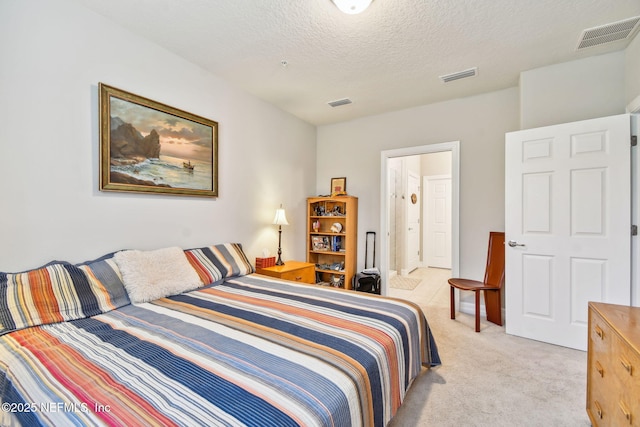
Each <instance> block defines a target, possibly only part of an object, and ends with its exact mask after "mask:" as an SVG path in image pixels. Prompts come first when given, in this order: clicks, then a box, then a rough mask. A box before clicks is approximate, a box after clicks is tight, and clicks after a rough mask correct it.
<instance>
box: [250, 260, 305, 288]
mask: <svg viewBox="0 0 640 427" xmlns="http://www.w3.org/2000/svg"><path fill="white" fill-rule="evenodd" d="M256 273H258V274H264V275H265V276H271V277H277V278H278V279H284V280H293V281H294V282H302V283H311V284H314V285H315V283H316V265H315V264H312V263H309V262H301V261H285V263H284V265H274V266H273V267H265V268H256Z"/></svg>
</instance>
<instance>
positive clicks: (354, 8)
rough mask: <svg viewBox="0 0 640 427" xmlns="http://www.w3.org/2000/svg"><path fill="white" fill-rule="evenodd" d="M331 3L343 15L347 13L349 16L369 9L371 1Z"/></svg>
mask: <svg viewBox="0 0 640 427" xmlns="http://www.w3.org/2000/svg"><path fill="white" fill-rule="evenodd" d="M332 1H333V3H335V5H336V6H337V7H338V9H340V10H341V11H343V12H344V13H348V14H350V15H355V14H357V13H360V12H363V11H364V10H365V9H366V8H368V7H369V5H370V4H371V1H372V0H332Z"/></svg>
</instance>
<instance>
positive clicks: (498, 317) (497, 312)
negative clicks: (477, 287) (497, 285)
mask: <svg viewBox="0 0 640 427" xmlns="http://www.w3.org/2000/svg"><path fill="white" fill-rule="evenodd" d="M484 306H485V308H486V310H487V320H488V321H489V322H492V323H495V324H496V325H498V326H502V307H501V306H502V301H501V298H500V290H499V289H498V290H495V291H492V290H485V291H484Z"/></svg>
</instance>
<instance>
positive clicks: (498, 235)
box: [449, 231, 504, 332]
mask: <svg viewBox="0 0 640 427" xmlns="http://www.w3.org/2000/svg"><path fill="white" fill-rule="evenodd" d="M503 284H504V233H502V232H497V231H492V232H490V233H489V250H488V252H487V266H486V268H485V271H484V280H483V281H482V282H479V281H477V280H470V279H458V278H451V279H449V285H451V318H452V319H455V318H456V307H455V288H458V289H461V290H464V291H473V292H475V297H476V332H480V291H484V306H485V309H486V311H487V320H488V321H489V322H492V323H495V324H496V325H499V326H502V299H501V297H500V292H501V289H502V285H503Z"/></svg>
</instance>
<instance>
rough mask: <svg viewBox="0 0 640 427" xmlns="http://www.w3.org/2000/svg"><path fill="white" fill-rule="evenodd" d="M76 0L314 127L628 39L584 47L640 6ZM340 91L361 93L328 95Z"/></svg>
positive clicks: (531, 0) (510, 77) (597, 1)
mask: <svg viewBox="0 0 640 427" xmlns="http://www.w3.org/2000/svg"><path fill="white" fill-rule="evenodd" d="M76 1H77V2H79V3H80V4H83V5H84V6H86V7H88V8H90V9H92V10H94V11H95V12H97V13H99V14H101V15H104V16H105V17H107V18H110V19H111V20H113V21H115V22H117V23H119V24H121V25H122V26H124V27H126V28H128V29H129V30H130V31H132V32H134V33H137V34H139V35H141V36H143V37H145V38H147V39H149V40H152V41H154V42H155V43H157V44H159V45H161V46H164V47H165V48H166V49H168V50H170V51H172V52H174V53H176V54H178V55H180V56H181V57H183V58H185V59H187V60H189V61H191V62H192V63H195V64H198V65H199V66H201V67H203V68H204V69H206V70H209V71H210V72H211V73H213V74H215V75H217V76H219V77H221V78H223V79H224V80H226V81H228V82H230V83H232V84H234V85H236V86H238V87H241V88H243V89H244V90H246V91H247V92H249V93H251V94H253V95H255V96H257V97H259V98H262V99H264V100H265V101H267V102H269V103H272V104H274V105H276V106H278V107H279V108H281V109H283V110H285V111H288V112H290V113H291V114H293V115H295V116H297V117H299V118H301V119H303V120H305V121H307V122H309V123H312V124H316V125H322V124H328V123H335V122H339V121H344V120H349V119H354V118H357V117H362V116H367V115H372V114H378V113H383V112H388V111H393V110H399V109H403V108H408V107H413V106H417V105H423V104H429V103H433V102H438V101H443V100H447V99H453V98H459V97H464V96H470V95H474V94H479V93H484V92H489V91H494V90H499V89H504V88H508V87H514V86H517V84H518V77H519V73H520V72H521V71H525V70H530V69H533V68H538V67H541V66H546V65H550V64H555V63H560V62H565V61H571V60H575V59H579V58H583V57H586V56H591V55H597V54H602V53H606V52H612V51H617V50H621V49H624V48H625V47H626V46H627V45H628V43H629V40H626V41H619V42H614V43H610V44H608V45H603V46H599V47H594V48H590V49H586V50H582V51H580V52H576V45H577V43H578V38H579V37H580V35H581V33H582V31H583V30H584V29H587V28H592V27H596V26H600V25H605V24H609V23H612V22H616V21H620V20H622V19H626V18H631V17H633V16H638V15H640V1H639V0H374V1H373V3H372V4H371V6H370V7H369V9H367V10H366V11H365V12H363V13H362V14H359V15H346V14H343V13H341V12H340V11H339V10H338V9H337V8H336V7H335V6H334V4H333V3H332V2H331V0H76ZM282 61H286V63H287V65H286V66H283V65H282ZM471 67H478V76H476V77H472V78H468V79H465V80H458V81H455V82H451V83H447V84H444V83H442V82H441V80H440V79H439V76H440V75H443V74H449V73H452V72H457V71H461V70H465V69H468V68H471ZM212 96H215V95H212ZM341 98H350V99H351V100H352V101H353V103H352V104H349V105H344V106H341V107H336V108H332V107H330V106H329V105H327V103H328V102H329V101H334V100H338V99H341Z"/></svg>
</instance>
